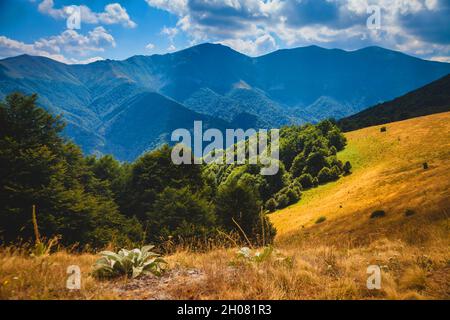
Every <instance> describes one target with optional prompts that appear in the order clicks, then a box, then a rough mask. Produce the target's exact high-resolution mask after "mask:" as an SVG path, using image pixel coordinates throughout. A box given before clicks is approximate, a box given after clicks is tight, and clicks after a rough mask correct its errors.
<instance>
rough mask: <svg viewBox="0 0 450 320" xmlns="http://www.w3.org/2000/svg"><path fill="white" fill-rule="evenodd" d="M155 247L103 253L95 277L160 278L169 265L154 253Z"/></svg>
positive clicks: (95, 270) (97, 264)
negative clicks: (149, 276) (149, 275)
mask: <svg viewBox="0 0 450 320" xmlns="http://www.w3.org/2000/svg"><path fill="white" fill-rule="evenodd" d="M153 248H154V247H153V246H145V247H143V248H142V249H133V250H131V251H129V250H126V249H122V250H120V251H119V252H118V253H114V252H111V251H103V252H101V253H100V255H101V256H102V257H101V258H100V259H99V260H97V262H96V263H95V266H94V267H95V269H94V272H93V275H94V277H96V278H101V279H109V278H116V277H120V276H131V277H132V278H137V277H140V276H141V275H148V274H154V275H157V276H160V275H161V274H162V272H163V271H164V269H165V268H166V266H167V263H166V262H165V261H164V260H163V259H162V258H161V257H160V256H159V255H158V254H156V253H154V252H152V251H151V250H152V249H153Z"/></svg>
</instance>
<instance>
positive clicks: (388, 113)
mask: <svg viewBox="0 0 450 320" xmlns="http://www.w3.org/2000/svg"><path fill="white" fill-rule="evenodd" d="M448 111H450V74H449V75H447V76H445V77H443V78H442V79H439V80H437V81H434V82H432V83H430V84H428V85H426V86H424V87H422V88H419V89H417V90H414V91H412V92H410V93H408V94H406V95H404V96H402V97H399V98H396V99H394V100H392V101H388V102H385V103H382V104H379V105H376V106H373V107H371V108H368V109H366V110H364V111H362V112H360V113H357V114H355V115H353V116H350V117H347V118H344V119H341V120H340V121H339V125H340V126H341V127H342V129H343V130H345V131H352V130H358V129H361V128H366V127H370V126H376V125H381V124H385V123H391V122H397V121H401V120H407V119H411V118H415V117H421V116H426V115H430V114H435V113H441V112H448Z"/></svg>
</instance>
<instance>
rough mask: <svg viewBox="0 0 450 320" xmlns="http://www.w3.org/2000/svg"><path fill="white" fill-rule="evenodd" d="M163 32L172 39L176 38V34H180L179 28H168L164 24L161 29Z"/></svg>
mask: <svg viewBox="0 0 450 320" xmlns="http://www.w3.org/2000/svg"><path fill="white" fill-rule="evenodd" d="M161 34H163V35H166V36H167V37H168V38H169V39H170V40H171V41H172V40H173V38H175V36H176V35H177V34H178V29H177V28H167V27H166V26H164V28H162V30H161Z"/></svg>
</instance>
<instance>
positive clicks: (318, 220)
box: [316, 216, 327, 224]
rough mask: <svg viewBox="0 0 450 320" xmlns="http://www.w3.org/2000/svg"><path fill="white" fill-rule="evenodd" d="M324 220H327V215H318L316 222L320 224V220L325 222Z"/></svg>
mask: <svg viewBox="0 0 450 320" xmlns="http://www.w3.org/2000/svg"><path fill="white" fill-rule="evenodd" d="M326 220H327V217H324V216H322V217H320V218H319V219H317V220H316V224H320V223H322V222H325V221H326Z"/></svg>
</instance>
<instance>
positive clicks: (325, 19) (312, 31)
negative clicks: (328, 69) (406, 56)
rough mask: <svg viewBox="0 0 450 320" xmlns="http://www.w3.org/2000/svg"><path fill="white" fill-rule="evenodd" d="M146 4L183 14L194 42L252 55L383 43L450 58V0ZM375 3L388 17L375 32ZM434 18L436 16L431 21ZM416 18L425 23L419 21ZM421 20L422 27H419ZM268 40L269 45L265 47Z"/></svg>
mask: <svg viewBox="0 0 450 320" xmlns="http://www.w3.org/2000/svg"><path fill="white" fill-rule="evenodd" d="M146 2H147V3H148V5H150V6H151V7H154V8H158V9H161V10H165V11H167V12H170V13H172V14H174V15H175V16H177V18H178V22H177V27H178V30H180V31H183V32H185V33H186V35H187V36H188V37H189V39H190V42H191V43H199V42H206V41H209V42H220V43H224V44H227V45H230V46H232V47H233V48H235V49H238V50H239V51H242V52H245V53H248V54H258V53H264V52H265V51H267V50H270V48H273V49H275V48H276V47H277V41H280V40H281V42H283V43H284V44H287V45H288V46H301V45H310V44H318V45H323V46H325V47H340V48H342V49H355V48H361V47H365V46H369V45H380V46H384V47H388V48H391V49H396V50H405V52H406V53H410V54H415V55H421V56H422V57H425V58H427V57H431V56H447V55H448V51H446V50H447V47H446V46H444V45H438V44H437V41H441V43H443V44H446V43H445V41H446V40H445V38H446V37H447V35H446V33H445V30H446V29H447V25H448V24H449V22H448V16H447V17H446V15H447V12H449V10H450V9H449V8H450V5H449V4H448V0H377V1H375V0H175V1H173V0H146ZM374 4H375V5H378V6H380V8H381V13H382V15H381V29H379V30H369V29H368V28H367V26H366V21H367V18H368V17H369V16H370V14H369V13H368V12H367V8H368V6H369V5H374ZM432 14H434V15H435V17H436V18H435V19H433V18H431V20H430V18H429V17H432ZM424 15H425V17H423V16H424ZM416 17H422V19H421V20H420V21H417V20H415V19H416ZM415 21H416V22H417V23H415ZM419 22H420V23H422V24H421V25H419ZM430 23H431V25H430ZM439 31H441V32H440V34H439ZM447 32H448V31H447ZM265 35H266V36H265ZM267 35H269V36H270V38H269V37H268V36H267ZM262 36H264V38H261V37H262ZM433 38H436V39H438V40H436V41H435V40H434V39H433ZM447 38H448V37H447ZM258 39H259V40H258ZM275 39H276V41H275ZM263 40H264V44H265V45H262V44H261V41H263ZM447 40H450V39H447ZM430 48H431V50H429V49H430ZM424 50H425V51H427V52H428V53H427V54H426V55H423V54H421V53H420V52H422V51H424Z"/></svg>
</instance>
